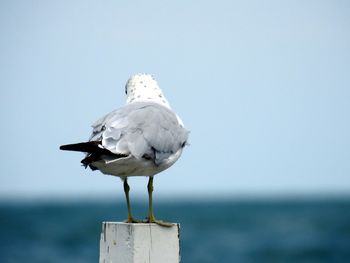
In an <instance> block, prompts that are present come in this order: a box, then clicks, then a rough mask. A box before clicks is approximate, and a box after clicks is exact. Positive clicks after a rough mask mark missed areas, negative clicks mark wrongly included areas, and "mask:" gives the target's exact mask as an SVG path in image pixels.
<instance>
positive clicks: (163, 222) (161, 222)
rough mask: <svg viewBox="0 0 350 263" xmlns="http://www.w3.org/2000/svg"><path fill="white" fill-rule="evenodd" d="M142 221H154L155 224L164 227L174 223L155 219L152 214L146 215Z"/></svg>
mask: <svg viewBox="0 0 350 263" xmlns="http://www.w3.org/2000/svg"><path fill="white" fill-rule="evenodd" d="M144 223H149V224H150V223H154V224H157V225H159V226H164V227H172V226H173V225H174V224H172V223H169V222H165V221H163V220H157V219H155V218H154V216H151V217H147V219H146V221H144Z"/></svg>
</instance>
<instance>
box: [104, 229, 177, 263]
mask: <svg viewBox="0 0 350 263" xmlns="http://www.w3.org/2000/svg"><path fill="white" fill-rule="evenodd" d="M179 239H180V225H179V224H173V226H171V227H163V226H159V225H157V224H143V223H137V224H129V223H121V222H103V223H102V233H101V240H100V263H179V262H180V240H179Z"/></svg>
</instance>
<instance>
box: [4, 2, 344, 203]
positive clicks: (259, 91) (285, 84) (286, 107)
mask: <svg viewBox="0 0 350 263" xmlns="http://www.w3.org/2000/svg"><path fill="white" fill-rule="evenodd" d="M349 14H350V4H349V2H348V1H206V2H205V1H82V0H81V1H1V2H0V37H1V41H0V57H1V59H0V88H1V97H0V103H1V104H0V107H1V123H2V125H1V130H0V135H1V138H2V140H1V147H0V149H1V150H0V151H1V152H0V154H1V160H2V165H1V173H0V176H1V177H0V180H1V183H0V196H20V197H33V196H49V195H52V196H71V195H89V194H90V195H93V196H95V195H104V194H114V195H121V194H122V187H121V182H119V180H118V179H117V178H113V177H109V176H105V175H102V174H100V173H98V172H91V171H89V170H84V169H83V168H82V167H81V166H80V163H79V161H80V160H81V159H82V157H83V155H82V154H79V153H68V152H60V151H59V150H58V147H59V145H60V144H65V143H73V142H79V141H83V140H85V139H87V138H88V137H89V134H90V131H91V130H90V125H91V123H93V122H94V121H95V119H97V118H99V117H100V116H102V115H104V114H105V113H107V112H109V111H110V110H113V109H114V108H117V107H119V106H122V105H124V104H125V94H124V85H125V82H126V80H127V79H128V78H129V76H130V75H131V74H134V73H138V72H147V73H152V74H154V75H155V76H156V78H157V80H158V82H159V84H160V86H161V88H162V89H163V91H164V93H165V95H166V97H167V98H168V100H169V101H170V103H171V105H172V108H173V109H174V110H176V111H177V112H178V114H179V115H180V116H181V118H182V119H183V121H184V122H185V125H186V126H187V128H188V129H189V130H191V134H190V143H191V146H190V147H188V148H186V149H185V151H184V153H183V156H182V158H181V159H180V160H179V161H178V162H177V163H176V164H175V165H174V166H173V167H172V168H171V169H169V170H167V171H166V172H164V173H162V174H160V175H158V176H157V177H156V179H155V189H156V192H157V194H159V195H160V196H162V195H163V196H165V195H169V194H170V195H173V196H174V197H176V196H178V197H180V196H183V195H190V194H196V195H198V196H205V195H217V194H226V195H231V194H232V195H234V194H249V195H256V194H285V193H286V194H300V193H304V194H313V193H321V194H322V193H332V194H336V193H346V192H349V190H350V15H349ZM131 187H132V188H133V190H134V192H133V194H136V195H145V194H146V179H144V178H135V179H132V180H131Z"/></svg>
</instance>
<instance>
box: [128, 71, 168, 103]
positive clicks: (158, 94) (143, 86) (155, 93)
mask: <svg viewBox="0 0 350 263" xmlns="http://www.w3.org/2000/svg"><path fill="white" fill-rule="evenodd" d="M125 93H126V95H127V101H126V102H127V104H129V103H133V102H137V101H149V102H156V103H159V104H161V105H163V106H165V107H167V108H170V105H169V103H168V101H167V100H166V98H165V97H164V95H163V93H162V90H161V89H160V88H159V86H158V83H157V81H156V80H155V79H154V77H153V76H152V75H149V74H136V75H133V76H131V77H130V79H129V80H128V82H127V83H126V85H125Z"/></svg>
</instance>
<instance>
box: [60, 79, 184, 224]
mask: <svg viewBox="0 0 350 263" xmlns="http://www.w3.org/2000/svg"><path fill="white" fill-rule="evenodd" d="M125 94H126V97H127V98H126V105H125V106H122V107H120V108H118V109H116V110H114V111H112V112H110V113H108V114H107V115H105V116H103V117H102V118H100V119H98V120H97V121H96V122H95V123H94V124H93V125H92V134H91V136H90V138H89V139H88V140H87V141H84V142H79V143H74V144H66V145H61V146H60V149H61V150H65V151H78V152H83V153H85V158H84V159H82V160H81V163H82V165H83V166H84V167H85V168H88V167H89V168H90V169H91V170H93V171H95V170H99V171H100V172H102V173H103V174H107V175H112V176H116V177H120V178H121V180H122V181H123V189H124V193H125V198H126V205H127V210H128V217H127V219H126V220H125V222H126V223H140V222H143V223H156V224H158V225H161V226H171V224H170V223H167V222H165V221H162V220H158V219H156V218H155V216H154V212H153V205H152V193H153V179H154V176H155V175H156V174H158V173H160V172H162V171H164V170H165V169H168V168H169V167H170V166H172V165H173V164H174V163H175V162H176V161H177V160H178V159H179V158H180V156H181V154H182V151H183V149H184V147H185V146H186V145H188V136H189V131H188V130H187V129H186V128H185V127H184V124H183V121H182V120H181V119H180V117H179V116H178V115H177V114H176V113H175V112H174V111H172V109H171V108H170V104H169V102H168V101H167V99H166V98H165V96H164V94H163V92H162V90H161V89H160V87H159V85H158V83H157V81H156V80H155V78H154V76H153V75H150V74H145V73H139V74H135V75H133V76H131V77H130V78H129V79H128V81H127V83H126V85H125ZM131 176H146V177H148V184H147V190H148V215H147V217H146V220H138V219H136V218H134V216H133V214H132V209H131V203H130V197H129V192H130V186H129V184H128V177H131Z"/></svg>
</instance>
